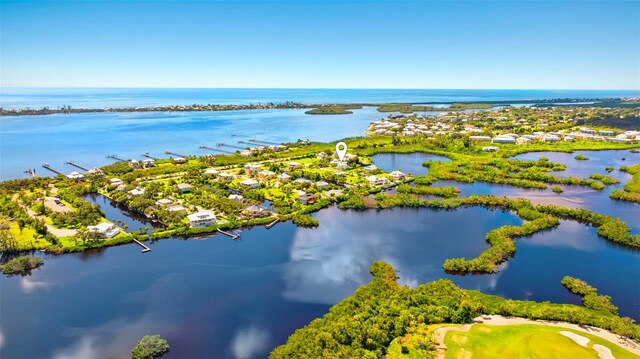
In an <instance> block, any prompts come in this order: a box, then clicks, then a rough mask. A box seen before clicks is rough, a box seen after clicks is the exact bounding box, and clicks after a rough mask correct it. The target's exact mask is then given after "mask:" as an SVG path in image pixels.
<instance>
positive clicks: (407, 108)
mask: <svg viewBox="0 0 640 359" xmlns="http://www.w3.org/2000/svg"><path fill="white" fill-rule="evenodd" d="M493 107H495V105H492V104H488V103H453V104H451V105H450V106H447V107H435V106H425V105H412V104H406V103H388V104H383V105H380V106H378V112H400V113H413V112H434V111H464V110H478V109H489V108H493Z"/></svg>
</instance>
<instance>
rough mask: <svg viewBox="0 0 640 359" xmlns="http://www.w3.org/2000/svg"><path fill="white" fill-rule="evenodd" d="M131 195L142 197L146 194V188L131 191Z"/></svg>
mask: <svg viewBox="0 0 640 359" xmlns="http://www.w3.org/2000/svg"><path fill="white" fill-rule="evenodd" d="M129 194H130V195H132V196H142V195H143V194H144V188H140V187H136V188H134V189H132V190H131V191H129Z"/></svg>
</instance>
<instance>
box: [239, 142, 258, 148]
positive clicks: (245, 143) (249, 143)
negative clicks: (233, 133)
mask: <svg viewBox="0 0 640 359" xmlns="http://www.w3.org/2000/svg"><path fill="white" fill-rule="evenodd" d="M238 143H242V144H243V145H249V146H256V147H260V146H261V145H259V144H257V143H251V142H247V141H238Z"/></svg>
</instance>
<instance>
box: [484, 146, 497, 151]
mask: <svg viewBox="0 0 640 359" xmlns="http://www.w3.org/2000/svg"><path fill="white" fill-rule="evenodd" d="M482 150H483V151H484V152H497V151H498V150H500V148H498V147H496V146H486V147H482Z"/></svg>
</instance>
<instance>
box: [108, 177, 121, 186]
mask: <svg viewBox="0 0 640 359" xmlns="http://www.w3.org/2000/svg"><path fill="white" fill-rule="evenodd" d="M121 184H124V182H122V180H121V179H120V178H115V177H114V178H112V179H110V180H109V186H119V185H121Z"/></svg>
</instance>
